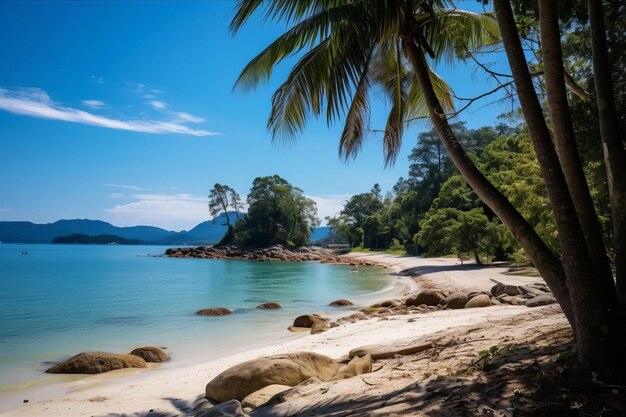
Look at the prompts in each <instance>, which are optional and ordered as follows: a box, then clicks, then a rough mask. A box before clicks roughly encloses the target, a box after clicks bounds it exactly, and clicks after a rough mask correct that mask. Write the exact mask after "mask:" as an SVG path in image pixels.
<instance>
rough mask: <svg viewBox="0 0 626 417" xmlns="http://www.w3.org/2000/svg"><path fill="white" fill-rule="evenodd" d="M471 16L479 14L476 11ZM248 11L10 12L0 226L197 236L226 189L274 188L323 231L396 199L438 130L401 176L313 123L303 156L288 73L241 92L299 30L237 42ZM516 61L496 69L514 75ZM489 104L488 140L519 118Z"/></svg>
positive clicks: (179, 6) (494, 59) (282, 70)
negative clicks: (279, 129) (233, 28)
mask: <svg viewBox="0 0 626 417" xmlns="http://www.w3.org/2000/svg"><path fill="white" fill-rule="evenodd" d="M461 6H462V7H464V8H469V9H472V10H480V9H479V7H480V6H479V5H478V4H477V2H476V1H467V2H462V5H461ZM233 8H234V2H232V1H207V2H172V3H168V2H133V3H121V2H94V3H90V2H58V3H55V2H2V3H0V146H1V148H2V152H1V153H0V176H1V177H2V181H1V182H0V220H30V221H33V222H37V223H43V222H51V221H55V220H57V219H60V218H91V219H102V220H106V221H109V222H111V223H113V224H115V225H119V226H128V225H137V224H148V225H155V226H160V227H165V228H167V229H173V230H181V229H188V228H190V227H193V226H194V225H195V224H197V223H199V222H200V221H203V220H207V219H208V218H209V213H208V210H207V208H206V203H207V199H206V195H207V194H208V190H209V188H210V186H211V185H212V184H214V183H215V182H221V183H225V184H229V185H231V186H232V187H234V188H235V189H237V190H238V191H239V192H240V193H241V194H242V195H245V194H246V193H247V191H248V190H249V187H250V184H251V182H252V180H253V179H254V178H255V177H257V176H263V175H272V174H278V175H281V176H283V177H285V178H286V179H287V180H289V181H290V182H291V183H292V184H294V185H296V186H299V187H300V188H302V189H303V190H304V191H305V194H306V195H308V196H310V197H312V198H314V199H315V200H316V201H318V206H319V211H320V215H321V216H322V217H323V216H326V215H330V214H333V213H336V212H337V211H338V210H339V209H340V207H341V205H342V203H343V201H344V200H345V199H347V198H348V197H349V196H350V195H352V194H356V193H360V192H365V191H368V190H369V189H370V188H371V186H372V185H373V184H374V183H380V185H381V186H382V188H383V190H388V189H390V188H391V187H392V186H393V184H394V183H395V182H396V180H397V179H398V177H400V176H405V177H406V175H407V171H408V162H407V155H408V154H409V152H410V150H411V148H412V147H413V145H414V144H415V138H416V136H417V134H418V133H419V132H420V131H421V130H423V129H425V128H427V126H426V125H423V124H422V125H416V126H414V127H413V128H411V129H410V130H409V131H408V132H407V134H406V135H405V137H404V144H403V148H402V152H401V154H400V156H399V158H398V161H397V163H396V164H395V166H393V167H391V168H385V167H384V163H383V157H382V147H381V138H380V136H375V135H374V136H371V137H370V138H369V139H368V141H367V144H366V146H365V147H364V149H363V151H362V152H361V154H360V155H359V156H358V158H357V159H356V160H355V161H352V162H350V163H349V164H346V163H344V162H343V161H342V160H340V159H339V158H338V156H337V142H338V137H339V134H340V131H341V124H340V123H339V124H338V125H336V126H332V127H330V128H328V127H327V126H326V124H325V122H324V121H311V122H310V123H309V126H308V127H307V129H306V131H305V132H304V134H303V135H302V136H301V137H300V138H298V140H297V141H296V142H295V143H293V144H275V143H272V141H271V137H270V136H269V134H268V133H267V132H266V129H265V125H266V120H267V116H268V114H269V109H270V100H271V94H272V92H273V91H274V90H275V88H276V87H277V86H278V85H279V84H280V82H281V80H282V79H283V78H284V76H285V74H286V71H287V70H288V65H282V66H281V67H279V68H278V69H277V71H275V73H274V76H273V78H272V80H271V81H270V82H269V83H268V84H267V85H264V86H260V87H259V88H258V89H256V90H254V91H252V92H248V93H243V92H239V91H235V92H233V91H232V86H233V84H234V81H235V80H236V78H237V76H238V74H239V72H240V71H241V69H242V68H243V67H244V65H245V64H246V63H247V62H248V61H249V60H250V59H251V58H252V57H254V56H255V55H256V54H257V53H258V52H260V51H261V50H262V48H263V47H265V46H266V45H267V44H268V43H269V42H271V41H272V40H273V39H274V38H275V37H277V36H278V35H279V34H280V33H281V30H282V29H284V28H283V27H280V26H278V25H275V24H264V23H263V22H262V21H261V20H260V19H253V20H252V21H251V22H250V24H249V25H248V26H246V27H244V29H243V30H242V31H241V32H240V33H239V34H238V35H237V36H236V37H235V38H233V37H232V36H231V35H230V34H229V33H228V30H227V27H228V23H229V21H230V19H231V17H232V11H233ZM501 61H502V57H501V56H500V55H493V56H488V57H485V62H487V63H489V64H490V65H493V68H494V69H499V70H503V71H506V70H507V68H506V66H504V64H503V62H501ZM503 66H504V67H503ZM437 70H438V72H439V73H440V74H441V75H442V76H443V77H444V78H445V79H446V80H447V81H448V82H449V83H450V84H451V85H452V87H453V88H454V89H455V92H456V93H457V95H458V96H461V97H471V96H475V95H478V94H480V93H483V92H485V91H487V90H489V89H491V88H492V87H493V86H492V84H490V82H489V81H488V80H486V78H487V77H486V76H485V75H484V74H480V73H479V72H477V71H476V69H475V67H474V66H472V65H464V64H456V65H455V66H454V67H446V66H441V67H439V68H438V69H437ZM490 100H492V99H490ZM486 103H488V101H479V102H477V103H476V104H475V105H474V106H473V107H472V109H473V110H471V111H467V112H465V113H464V114H463V116H462V117H461V120H465V121H466V122H467V125H468V126H469V127H480V126H483V125H488V124H493V123H494V122H495V121H496V117H497V115H498V114H500V113H501V112H503V111H506V110H508V109H507V107H506V106H505V105H504V104H502V103H500V104H495V105H491V106H489V107H484V105H485V104H486ZM384 109H385V106H384V104H383V103H382V102H380V103H375V105H374V108H373V114H372V121H371V125H372V126H371V127H372V128H374V129H376V128H379V129H380V128H382V127H383V126H384Z"/></svg>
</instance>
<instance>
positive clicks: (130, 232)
mask: <svg viewBox="0 0 626 417" xmlns="http://www.w3.org/2000/svg"><path fill="white" fill-rule="evenodd" d="M228 214H229V216H230V219H231V222H232V223H234V221H235V213H234V212H233V213H228ZM225 223H226V215H225V214H224V213H222V214H220V215H219V216H217V217H216V218H215V219H213V220H208V221H206V222H202V223H200V224H199V225H197V226H196V227H194V228H193V229H191V230H189V231H186V230H183V231H182V232H173V231H170V230H165V229H161V228H160V227H153V226H131V227H117V226H113V225H112V224H110V223H107V222H103V221H101V220H87V219H75V220H59V221H56V222H54V223H46V224H36V223H31V222H2V221H0V242H7V243H8V242H10V243H51V242H52V241H53V240H54V239H55V238H57V237H61V236H69V235H75V234H80V235H87V236H98V235H113V236H119V237H121V238H124V239H136V240H138V241H139V242H140V243H144V244H155V245H157V244H158V245H198V244H213V243H217V242H219V241H220V239H221V238H222V237H223V236H224V234H225V233H226V230H227V226H226V224H225ZM326 235H328V227H319V228H317V229H315V230H314V231H313V234H312V236H311V241H316V240H320V239H322V238H324V237H325V236H326Z"/></svg>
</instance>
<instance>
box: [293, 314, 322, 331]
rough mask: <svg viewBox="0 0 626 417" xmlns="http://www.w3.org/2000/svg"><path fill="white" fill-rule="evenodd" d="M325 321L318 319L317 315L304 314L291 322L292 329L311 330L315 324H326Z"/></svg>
mask: <svg viewBox="0 0 626 417" xmlns="http://www.w3.org/2000/svg"><path fill="white" fill-rule="evenodd" d="M326 321H328V320H327V319H324V318H322V317H320V316H319V315H317V314H305V315H302V316H298V317H296V319H295V320H294V321H293V326H294V327H308V328H311V327H313V325H314V324H315V323H319V322H326Z"/></svg>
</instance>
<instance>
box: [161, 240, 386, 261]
mask: <svg viewBox="0 0 626 417" xmlns="http://www.w3.org/2000/svg"><path fill="white" fill-rule="evenodd" d="M165 256H169V257H172V258H202V259H251V260H257V261H283V262H306V261H319V262H322V263H335V264H344V265H376V264H375V263H374V262H371V261H368V260H365V259H358V258H350V259H346V258H342V257H341V256H339V255H337V254H335V253H333V252H332V251H329V250H326V249H314V248H307V247H300V248H287V247H285V246H282V245H274V246H270V247H267V248H245V249H244V248H239V247H237V246H232V245H225V246H198V247H195V248H170V249H167V250H166V251H165Z"/></svg>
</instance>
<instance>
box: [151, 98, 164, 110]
mask: <svg viewBox="0 0 626 417" xmlns="http://www.w3.org/2000/svg"><path fill="white" fill-rule="evenodd" d="M150 105H151V106H152V107H153V108H154V109H156V110H163V109H165V108H166V107H167V104H165V103H164V102H162V101H156V100H155V101H151V102H150Z"/></svg>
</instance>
